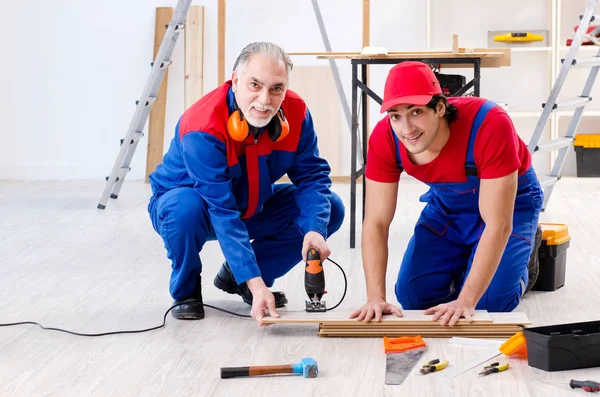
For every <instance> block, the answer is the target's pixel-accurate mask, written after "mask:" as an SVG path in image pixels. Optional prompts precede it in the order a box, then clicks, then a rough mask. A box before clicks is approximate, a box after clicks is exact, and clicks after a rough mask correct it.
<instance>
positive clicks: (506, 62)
mask: <svg viewBox="0 0 600 397" xmlns="http://www.w3.org/2000/svg"><path fill="white" fill-rule="evenodd" d="M469 50H472V51H475V52H476V53H489V52H498V51H501V52H503V53H504V56H501V57H494V58H492V57H485V58H482V59H481V67H482V68H500V67H504V66H510V65H511V52H510V48H473V49H466V48H459V50H458V52H459V53H465V52H466V51H469ZM440 67H443V68H446V69H457V68H465V67H468V65H466V66H465V65H457V64H441V65H440Z"/></svg>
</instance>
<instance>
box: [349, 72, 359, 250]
mask: <svg viewBox="0 0 600 397" xmlns="http://www.w3.org/2000/svg"><path fill="white" fill-rule="evenodd" d="M357 81H358V66H357V65H356V64H355V63H352V131H350V135H351V136H352V138H351V141H352V148H351V152H352V153H351V155H350V157H351V158H350V248H354V247H355V246H356V178H357V177H356V155H357V153H358V150H357V146H358V145H357V135H358V114H357V113H358V109H357V102H358V91H357V90H358V87H357V85H356V83H357Z"/></svg>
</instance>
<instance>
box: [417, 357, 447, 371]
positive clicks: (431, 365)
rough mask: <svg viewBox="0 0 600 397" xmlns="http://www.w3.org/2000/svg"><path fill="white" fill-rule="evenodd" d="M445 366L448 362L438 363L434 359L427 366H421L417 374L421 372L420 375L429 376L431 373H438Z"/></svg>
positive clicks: (438, 361) (437, 360)
mask: <svg viewBox="0 0 600 397" xmlns="http://www.w3.org/2000/svg"><path fill="white" fill-rule="evenodd" d="M447 366H448V360H446V361H444V362H440V360H439V359H437V358H436V359H435V360H431V361H429V362H428V363H427V364H425V365H423V367H421V370H420V371H419V372H421V373H422V374H429V373H431V372H435V371H440V370H442V369H444V368H446V367H447Z"/></svg>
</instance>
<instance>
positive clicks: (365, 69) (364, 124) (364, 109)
mask: <svg viewBox="0 0 600 397" xmlns="http://www.w3.org/2000/svg"><path fill="white" fill-rule="evenodd" d="M368 68H369V65H367V64H362V65H361V69H362V82H363V84H364V85H365V86H366V85H367V72H368ZM361 92H362V158H363V164H362V167H361V175H362V218H361V224H362V222H363V221H364V220H365V200H366V192H367V184H366V182H365V171H366V166H367V146H368V144H369V139H368V131H369V126H368V123H369V117H368V116H369V115H368V113H367V109H368V106H367V101H368V100H369V98H368V96H367V93H366V92H365V91H364V90H361Z"/></svg>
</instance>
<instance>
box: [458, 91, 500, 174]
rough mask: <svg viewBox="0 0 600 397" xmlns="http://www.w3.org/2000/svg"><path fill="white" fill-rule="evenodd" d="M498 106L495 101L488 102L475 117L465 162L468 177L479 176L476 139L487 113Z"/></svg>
mask: <svg viewBox="0 0 600 397" xmlns="http://www.w3.org/2000/svg"><path fill="white" fill-rule="evenodd" d="M494 106H496V103H495V102H493V101H489V100H488V101H486V102H484V103H483V105H481V107H480V108H479V111H478V112H477V115H476V116H475V120H473V126H472V127H471V135H470V136H469V146H468V147H467V158H466V161H465V171H466V172H467V176H477V166H476V165H475V154H474V152H475V138H476V137H477V131H479V127H481V123H483V120H484V119H485V116H486V115H487V113H488V112H489V111H490V109H492V108H493V107H494Z"/></svg>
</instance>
